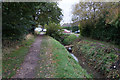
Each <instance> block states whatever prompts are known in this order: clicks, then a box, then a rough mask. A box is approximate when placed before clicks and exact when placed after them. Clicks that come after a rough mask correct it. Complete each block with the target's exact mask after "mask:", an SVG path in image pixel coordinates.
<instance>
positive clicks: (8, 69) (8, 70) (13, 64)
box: [2, 37, 35, 78]
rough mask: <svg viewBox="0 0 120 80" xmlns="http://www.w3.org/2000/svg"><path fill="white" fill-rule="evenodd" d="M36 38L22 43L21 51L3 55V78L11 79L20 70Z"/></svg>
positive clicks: (17, 50)
mask: <svg viewBox="0 0 120 80" xmlns="http://www.w3.org/2000/svg"><path fill="white" fill-rule="evenodd" d="M34 40H35V38H34V37H33V38H31V39H28V40H26V41H23V42H22V46H21V47H20V48H19V49H15V50H14V51H12V52H11V53H9V54H7V53H3V55H2V77H3V78H11V77H12V76H13V75H15V73H16V70H17V69H19V68H20V66H21V64H22V63H23V61H24V58H25V56H26V55H27V53H28V51H29V47H30V46H31V44H32V43H33V42H34Z"/></svg>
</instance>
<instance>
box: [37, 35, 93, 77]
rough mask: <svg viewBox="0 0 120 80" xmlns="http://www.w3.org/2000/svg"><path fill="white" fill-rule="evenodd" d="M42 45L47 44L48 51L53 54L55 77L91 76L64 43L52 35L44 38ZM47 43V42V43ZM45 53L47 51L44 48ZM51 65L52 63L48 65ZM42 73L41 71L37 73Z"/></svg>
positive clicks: (53, 72)
mask: <svg viewBox="0 0 120 80" xmlns="http://www.w3.org/2000/svg"><path fill="white" fill-rule="evenodd" d="M42 41H43V43H42V46H44V48H45V46H46V49H47V51H46V52H47V53H49V55H52V56H51V64H52V65H53V66H52V67H53V71H52V72H51V74H52V76H51V77H53V78H91V76H90V75H89V74H87V72H86V70H84V69H82V67H81V66H80V65H79V64H78V63H77V61H75V60H74V59H73V57H72V56H71V55H70V54H69V53H68V51H67V50H66V49H65V47H64V46H63V45H61V44H60V43H59V42H58V41H56V40H55V39H53V38H51V37H46V38H45V39H44V40H42ZM46 43H47V44H46ZM42 52H43V53H46V52H45V51H44V49H42ZM48 66H49V67H50V65H48ZM37 74H40V73H37Z"/></svg>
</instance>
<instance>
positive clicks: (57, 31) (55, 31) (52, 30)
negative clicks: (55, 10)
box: [45, 23, 62, 41]
mask: <svg viewBox="0 0 120 80" xmlns="http://www.w3.org/2000/svg"><path fill="white" fill-rule="evenodd" d="M45 28H46V29H47V31H46V34H47V35H49V36H51V37H53V38H55V39H56V40H58V41H59V39H60V36H62V30H61V28H60V25H59V24H56V23H49V24H48V25H45Z"/></svg>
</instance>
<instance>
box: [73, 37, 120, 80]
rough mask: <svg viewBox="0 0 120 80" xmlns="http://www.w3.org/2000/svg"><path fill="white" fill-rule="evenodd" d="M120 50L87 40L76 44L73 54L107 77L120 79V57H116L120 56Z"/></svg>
mask: <svg viewBox="0 0 120 80" xmlns="http://www.w3.org/2000/svg"><path fill="white" fill-rule="evenodd" d="M119 50H120V49H118V48H115V47H114V46H112V45H109V44H107V43H104V42H103V43H100V42H99V41H96V40H93V41H92V40H90V39H87V38H86V39H82V40H80V41H79V42H77V43H75V44H74V48H73V53H74V54H75V55H76V56H78V57H79V56H82V57H84V58H85V59H86V62H87V64H89V65H90V66H93V67H94V69H95V70H96V71H98V72H100V73H101V74H102V75H104V76H105V77H107V78H115V77H116V78H117V77H120V72H119V65H118V64H119V62H117V61H118V60H119V56H118V55H116V54H119ZM114 66H115V68H114Z"/></svg>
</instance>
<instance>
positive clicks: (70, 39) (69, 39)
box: [63, 34, 77, 45]
mask: <svg viewBox="0 0 120 80" xmlns="http://www.w3.org/2000/svg"><path fill="white" fill-rule="evenodd" d="M76 39H77V36H76V35H74V34H71V35H69V36H68V37H67V38H65V39H64V40H63V44H64V45H69V44H72V43H73V42H74V40H76Z"/></svg>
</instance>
